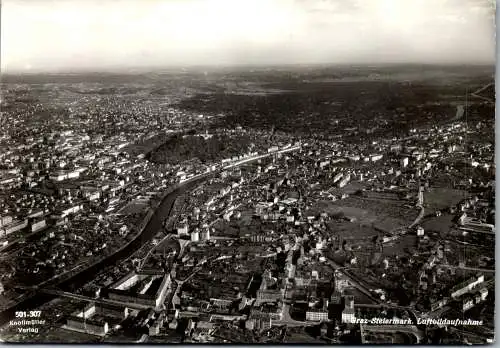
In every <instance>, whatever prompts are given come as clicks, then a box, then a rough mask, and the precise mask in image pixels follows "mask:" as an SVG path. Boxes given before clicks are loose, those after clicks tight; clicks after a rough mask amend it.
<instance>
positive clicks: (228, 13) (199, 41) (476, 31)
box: [0, 0, 495, 72]
mask: <svg viewBox="0 0 500 348" xmlns="http://www.w3.org/2000/svg"><path fill="white" fill-rule="evenodd" d="M494 7H495V0H2V8H1V10H2V11H1V22H0V25H1V33H0V35H1V37H0V40H1V41H0V45H1V61H0V63H1V69H2V71H3V72H17V71H56V72H60V71H75V70H82V69H83V70H109V69H113V70H115V69H121V68H124V69H128V68H141V67H142V68H147V67H162V68H163V67H165V68H166V67H171V66H190V65H219V66H224V65H235V64H244V65H266V64H272V65H276V64H315V63H321V64H325V63H332V64H380V63H424V64H432V63H439V64H443V63H459V64H469V63H470V64H484V63H494V60H495V26H494V13H495V8H494Z"/></svg>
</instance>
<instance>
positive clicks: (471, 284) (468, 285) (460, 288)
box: [450, 274, 484, 298]
mask: <svg viewBox="0 0 500 348" xmlns="http://www.w3.org/2000/svg"><path fill="white" fill-rule="evenodd" d="M483 282H484V275H483V274H478V275H477V276H476V277H472V278H470V279H469V280H467V281H465V282H463V283H461V284H458V285H456V286H454V287H453V289H451V295H450V296H451V297H452V298H457V297H460V296H462V295H464V294H466V293H468V292H470V291H471V290H472V289H474V288H475V287H476V286H478V285H479V284H481V283H483Z"/></svg>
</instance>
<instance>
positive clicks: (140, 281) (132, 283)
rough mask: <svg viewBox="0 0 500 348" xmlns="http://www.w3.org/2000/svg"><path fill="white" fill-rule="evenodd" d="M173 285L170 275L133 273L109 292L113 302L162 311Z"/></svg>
mask: <svg viewBox="0 0 500 348" xmlns="http://www.w3.org/2000/svg"><path fill="white" fill-rule="evenodd" d="M171 284H172V280H171V279H170V274H164V275H152V274H142V273H136V272H131V273H129V274H128V275H126V276H125V277H123V278H122V279H120V280H119V281H118V282H116V283H115V284H114V285H113V286H111V289H109V290H108V296H109V298H110V299H112V300H116V301H119V302H123V303H125V304H126V303H133V304H139V305H143V306H145V307H152V308H155V309H160V308H161V306H162V305H163V302H164V301H165V297H166V296H167V292H168V289H169V288H170V286H171Z"/></svg>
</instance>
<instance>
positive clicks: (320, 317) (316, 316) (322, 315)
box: [306, 309, 328, 321]
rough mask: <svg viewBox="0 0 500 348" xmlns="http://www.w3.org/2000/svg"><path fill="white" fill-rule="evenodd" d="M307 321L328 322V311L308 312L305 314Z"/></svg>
mask: <svg viewBox="0 0 500 348" xmlns="http://www.w3.org/2000/svg"><path fill="white" fill-rule="evenodd" d="M306 320H307V321H326V320H328V311H323V310H319V309H318V310H309V311H307V312H306Z"/></svg>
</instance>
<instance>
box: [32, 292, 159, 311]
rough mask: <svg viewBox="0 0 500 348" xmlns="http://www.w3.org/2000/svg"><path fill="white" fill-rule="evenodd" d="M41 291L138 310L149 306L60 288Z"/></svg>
mask: <svg viewBox="0 0 500 348" xmlns="http://www.w3.org/2000/svg"><path fill="white" fill-rule="evenodd" d="M41 291H42V292H43V293H45V294H47V295H53V296H58V297H65V298H69V299H72V300H77V301H84V302H95V303H101V304H108V305H117V306H124V307H128V308H132V309H138V310H143V309H147V308H149V307H148V306H146V305H140V304H137V303H129V302H126V303H125V302H121V301H115V300H111V299H104V298H92V297H88V296H83V295H78V294H74V293H71V292H66V291H61V290H53V289H42V290H41Z"/></svg>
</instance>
